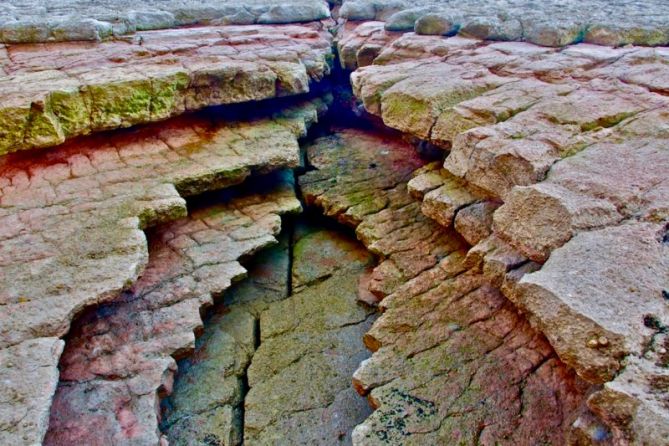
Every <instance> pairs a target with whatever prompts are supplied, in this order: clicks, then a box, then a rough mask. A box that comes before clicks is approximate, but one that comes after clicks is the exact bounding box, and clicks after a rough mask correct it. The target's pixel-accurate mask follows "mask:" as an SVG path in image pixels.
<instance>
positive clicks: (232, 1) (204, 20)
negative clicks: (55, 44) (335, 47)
mask: <svg viewBox="0 0 669 446" xmlns="http://www.w3.org/2000/svg"><path fill="white" fill-rule="evenodd" d="M2 6H3V9H2V11H0V42H5V43H37V42H47V41H75V40H79V41H81V40H89V41H90V40H102V39H107V38H111V37H119V36H123V35H125V34H132V33H134V32H136V31H146V30H155V29H166V28H176V27H180V26H192V25H251V24H254V23H262V24H272V23H294V22H311V21H316V20H321V19H325V18H328V17H330V9H329V8H328V4H327V3H326V2H325V1H324V0H201V1H198V2H189V1H184V0H96V1H80V0H8V1H5V2H3V5H2Z"/></svg>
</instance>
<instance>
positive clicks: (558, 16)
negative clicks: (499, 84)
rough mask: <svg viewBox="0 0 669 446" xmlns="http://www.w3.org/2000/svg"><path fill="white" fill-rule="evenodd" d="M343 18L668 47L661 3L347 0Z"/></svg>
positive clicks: (423, 28)
mask: <svg viewBox="0 0 669 446" xmlns="http://www.w3.org/2000/svg"><path fill="white" fill-rule="evenodd" d="M339 16H340V17H342V18H345V19H349V20H382V21H384V22H385V27H386V29H388V30H392V31H414V30H415V31H416V32H417V33H419V34H432V35H454V34H461V35H465V36H470V37H476V38H479V39H486V40H506V41H527V42H532V43H536V44H539V45H546V46H564V45H569V44H572V43H575V42H583V41H585V42H588V43H594V44H597V45H610V46H621V45H626V44H635V45H650V46H658V45H667V44H668V43H669V31H668V28H667V26H668V25H669V7H668V6H667V4H666V2H663V1H662V0H643V1H638V2H629V1H625V0H613V1H609V0H587V1H577V0H568V1H561V0H544V1H541V2H539V3H535V2H532V1H528V0H494V1H484V0H474V1H468V2H459V1H456V0H440V1H436V0H344V2H343V6H342V7H341V9H340V10H339Z"/></svg>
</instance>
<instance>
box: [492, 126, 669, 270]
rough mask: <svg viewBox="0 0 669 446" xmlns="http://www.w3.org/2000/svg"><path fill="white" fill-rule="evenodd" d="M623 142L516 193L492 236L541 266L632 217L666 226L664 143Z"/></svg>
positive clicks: (575, 159)
mask: <svg viewBox="0 0 669 446" xmlns="http://www.w3.org/2000/svg"><path fill="white" fill-rule="evenodd" d="M639 119H641V120H643V119H644V116H643V115H641V116H639ZM624 129H625V127H623V128H622V129H621V132H624ZM612 139H613V141H616V140H615V138H612ZM625 139H627V140H623V141H625V142H617V141H616V142H610V143H609V142H602V143H599V144H595V145H592V146H590V147H588V148H587V149H585V150H583V151H582V152H580V153H578V154H576V155H574V156H571V157H569V158H567V159H565V160H563V161H560V162H558V163H557V164H556V165H555V166H554V167H553V168H552V169H551V172H550V174H549V175H548V178H547V179H546V181H544V182H543V183H540V184H538V185H534V186H529V187H526V188H516V189H514V190H513V191H512V192H511V194H509V197H508V199H507V201H506V203H505V204H504V206H502V207H501V208H500V209H499V211H498V212H497V213H496V214H495V225H494V226H495V231H496V232H497V233H498V234H499V235H500V237H502V238H504V239H505V240H507V241H508V242H509V243H510V244H511V245H513V246H514V247H515V248H517V249H518V250H520V251H521V252H522V253H523V254H525V255H526V256H528V257H529V258H531V259H533V260H536V261H540V262H542V261H545V260H546V258H548V256H549V254H550V252H551V251H553V250H554V249H556V248H558V247H560V246H562V245H563V244H564V243H566V242H567V241H568V240H569V239H570V238H571V237H573V236H574V235H575V234H577V233H578V232H580V231H584V230H589V229H596V228H602V227H606V226H610V225H613V224H616V223H617V222H619V221H622V220H624V219H628V218H633V217H635V218H639V219H642V220H648V221H666V220H667V218H668V217H669V213H668V212H667V204H666V200H665V203H664V204H662V203H661V202H660V201H658V198H659V197H660V196H662V195H664V196H665V197H666V191H669V181H668V180H667V178H666V167H667V166H669V151H668V150H667V149H666V142H665V141H666V140H665V139H639V140H634V139H631V138H625ZM630 139H631V140H630Z"/></svg>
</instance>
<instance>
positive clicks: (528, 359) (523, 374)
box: [299, 130, 608, 445]
mask: <svg viewBox="0 0 669 446" xmlns="http://www.w3.org/2000/svg"><path fill="white" fill-rule="evenodd" d="M307 156H308V160H309V162H310V163H311V165H313V166H314V167H315V168H316V170H314V171H311V172H308V173H307V174H305V175H303V176H301V177H300V179H299V183H300V186H301V188H302V191H303V194H304V196H305V199H306V201H307V203H309V204H316V205H318V206H319V207H321V208H323V210H324V212H325V214H326V215H330V216H333V217H336V218H338V219H339V220H340V221H342V222H346V223H348V224H350V225H351V226H354V227H356V233H357V235H358V238H359V239H360V240H362V241H363V243H364V244H365V245H366V246H367V247H368V248H369V249H371V250H372V251H373V252H375V253H377V254H378V255H380V256H381V259H382V261H381V264H380V265H379V266H378V267H377V268H376V269H375V270H374V272H373V273H372V275H373V277H374V278H375V279H376V281H377V282H378V283H383V284H385V285H386V286H383V287H380V289H379V290H377V292H379V291H380V292H379V294H380V295H382V296H383V295H386V294H389V295H388V296H387V297H385V299H383V300H382V301H381V303H380V306H381V308H382V309H383V310H384V313H383V314H382V315H381V316H380V317H379V318H378V320H377V321H376V322H375V323H374V325H373V326H372V328H371V330H370V331H369V332H368V333H367V334H366V335H365V343H366V344H367V346H368V347H370V348H371V349H372V351H373V352H374V353H373V355H372V357H371V358H370V359H368V360H366V361H364V362H363V363H362V364H361V365H360V367H359V368H358V370H357V371H356V372H355V374H354V385H355V387H356V389H357V390H358V391H359V392H360V393H361V394H367V395H368V398H369V400H370V402H371V403H372V405H373V406H374V407H375V408H376V411H375V412H374V413H373V414H372V415H371V416H370V417H369V418H368V419H367V420H366V421H365V422H364V423H361V424H360V425H359V426H358V427H356V429H355V430H354V432H353V444H357V445H368V444H478V443H483V444H494V443H496V442H497V443H499V444H536V443H539V442H542V441H543V442H547V443H549V444H564V443H566V442H567V440H568V439H570V438H575V437H576V436H577V435H578V434H579V433H581V432H582V433H583V435H585V437H587V438H590V439H591V440H592V441H600V443H599V444H607V441H608V440H607V438H608V431H607V430H606V427H605V426H603V425H602V423H601V422H598V421H597V420H596V419H594V417H592V415H591V414H589V413H588V410H587V408H586V407H585V404H584V403H585V399H586V397H587V396H588V395H589V394H590V393H591V391H592V386H591V385H590V384H588V383H587V382H585V381H583V380H582V379H580V378H578V377H577V376H576V374H575V373H574V372H573V371H571V370H570V369H568V368H567V367H566V366H565V365H564V364H563V363H562V362H561V361H560V360H559V359H558V358H557V356H556V354H555V353H554V351H553V350H552V348H551V347H550V345H549V344H548V342H547V341H546V339H545V338H544V337H543V336H542V335H541V334H540V333H539V332H537V331H536V330H534V329H533V328H531V327H530V325H529V323H528V322H527V320H526V319H524V318H523V317H522V316H520V315H519V314H518V313H517V311H516V309H515V307H514V306H513V304H511V303H510V302H509V301H508V300H507V299H505V298H504V296H503V295H502V294H501V293H500V292H499V290H497V289H495V288H493V287H492V286H491V285H489V284H488V283H487V278H486V276H485V275H484V274H483V273H482V272H481V271H480V269H479V268H480V265H478V264H474V267H473V268H471V269H468V263H467V262H466V260H467V259H466V254H467V244H466V243H465V242H464V241H461V239H460V238H459V237H458V235H457V233H455V232H454V231H452V230H448V229H446V228H444V227H442V226H440V225H439V224H437V223H436V222H433V221H431V220H430V219H427V218H426V217H425V216H424V215H423V214H422V213H421V211H420V203H419V202H418V201H416V200H414V199H412V198H411V197H410V195H409V193H408V191H407V181H409V180H410V179H411V176H412V174H411V172H412V170H414V169H416V167H419V166H420V165H421V164H423V161H421V160H420V159H419V158H418V156H417V154H416V151H415V150H414V148H413V147H411V146H409V145H408V144H405V143H400V142H398V141H397V140H396V139H395V140H391V141H388V140H386V139H384V137H383V136H382V135H375V134H373V133H372V134H370V133H367V132H361V131H356V130H338V131H337V132H335V133H334V135H332V136H328V137H323V138H321V139H317V140H316V141H315V142H314V143H313V144H312V145H309V146H308V147H307ZM425 170H426V169H420V170H419V173H425ZM426 241H428V243H427V245H428V246H431V247H433V249H434V248H435V247H440V249H439V250H438V251H437V250H435V251H433V255H432V256H430V255H428V252H426V251H425V242H426ZM372 287H373V282H372ZM581 413H586V414H587V415H588V416H589V417H590V418H591V419H594V421H592V422H591V423H589V424H588V425H585V422H583V423H582V424H583V426H582V427H581V428H580V429H577V428H576V427H572V424H573V423H574V422H575V421H576V419H577V418H578V416H579V414H581ZM582 419H583V420H584V419H585V416H583V418H582Z"/></svg>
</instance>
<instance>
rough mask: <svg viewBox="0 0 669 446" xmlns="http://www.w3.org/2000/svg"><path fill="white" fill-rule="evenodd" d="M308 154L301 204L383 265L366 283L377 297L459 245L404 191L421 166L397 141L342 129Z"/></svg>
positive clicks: (415, 154)
mask: <svg viewBox="0 0 669 446" xmlns="http://www.w3.org/2000/svg"><path fill="white" fill-rule="evenodd" d="M306 150H307V158H308V161H309V163H311V165H313V166H314V167H315V168H316V170H313V171H310V172H307V173H306V174H305V175H302V176H301V177H300V179H299V183H300V187H301V188H302V192H303V194H304V198H305V201H306V202H307V204H310V205H316V206H318V207H320V208H321V209H323V212H324V213H325V215H327V216H330V217H332V218H335V219H337V220H338V221H340V222H342V223H344V224H347V225H349V226H351V227H354V228H356V234H357V237H358V239H359V240H361V241H362V242H363V243H364V244H365V246H366V247H367V248H368V249H369V250H371V251H372V252H373V253H375V254H377V255H379V256H380V257H381V258H382V259H383V260H384V261H383V263H382V264H381V265H380V266H379V267H377V268H376V269H375V271H374V272H373V273H372V275H371V278H370V280H371V282H370V289H371V291H372V292H373V293H374V294H375V295H376V296H378V297H379V298H380V297H383V296H386V295H388V294H390V293H392V291H393V290H394V289H395V287H397V286H398V285H400V284H402V283H404V282H405V281H406V280H408V279H410V278H412V277H414V276H415V275H417V274H418V273H420V272H421V271H424V270H426V269H428V268H430V267H432V266H434V265H436V264H437V263H438V261H439V259H440V258H441V257H442V256H444V255H445V254H447V253H449V252H451V251H453V250H454V249H457V248H458V247H459V246H461V245H462V242H461V241H460V240H459V239H458V238H454V237H453V236H452V234H451V233H449V232H447V231H446V230H444V229H443V228H442V227H441V226H440V225H439V224H437V223H436V222H434V221H432V220H431V219H429V218H427V217H426V216H424V215H423V214H422V213H421V212H420V203H419V202H417V201H415V200H414V199H412V198H411V197H410V196H409V194H408V193H407V191H406V187H407V186H406V184H407V182H408V181H409V180H410V179H411V177H412V175H413V172H414V171H415V170H416V169H418V168H419V167H421V166H422V165H423V164H425V161H424V160H422V159H421V158H420V157H419V156H418V152H417V151H416V150H415V149H414V148H413V147H412V146H411V145H410V144H408V143H406V142H403V141H402V140H400V139H398V138H397V137H396V135H392V136H391V135H388V134H383V133H375V132H368V131H362V130H356V129H341V130H338V131H337V132H335V133H334V134H332V135H330V136H325V137H322V138H318V139H316V140H315V141H314V142H313V144H310V145H309V146H307V149H306Z"/></svg>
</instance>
